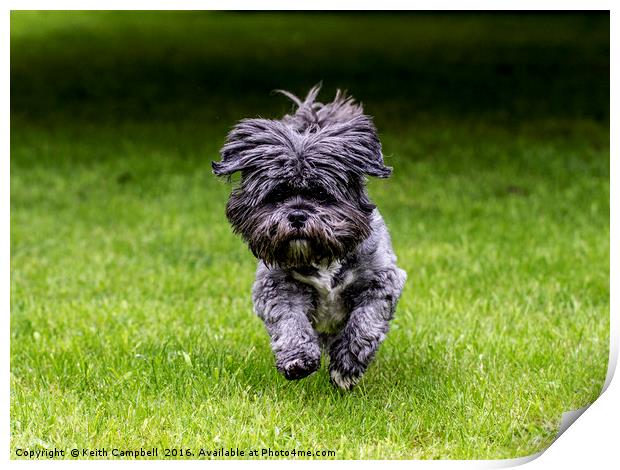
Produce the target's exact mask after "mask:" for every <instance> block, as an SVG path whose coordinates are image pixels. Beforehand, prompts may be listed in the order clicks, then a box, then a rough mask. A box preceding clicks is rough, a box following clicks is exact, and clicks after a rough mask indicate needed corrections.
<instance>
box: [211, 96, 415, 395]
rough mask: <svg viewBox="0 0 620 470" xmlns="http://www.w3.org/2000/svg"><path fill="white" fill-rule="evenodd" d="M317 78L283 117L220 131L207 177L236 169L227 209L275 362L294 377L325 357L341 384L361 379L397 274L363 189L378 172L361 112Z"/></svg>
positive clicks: (375, 143)
mask: <svg viewBox="0 0 620 470" xmlns="http://www.w3.org/2000/svg"><path fill="white" fill-rule="evenodd" d="M318 92H319V86H316V87H314V88H312V89H311V90H310V92H309V93H308V95H307V97H306V99H305V100H303V101H302V100H300V99H299V98H297V97H296V96H294V95H292V94H290V93H288V92H281V93H283V94H285V95H286V96H288V97H289V98H290V99H292V100H293V101H294V102H295V103H296V104H297V109H296V111H295V113H294V114H291V115H286V116H284V117H283V118H282V119H281V120H279V121H277V120H268V119H244V120H242V121H241V122H239V123H238V124H237V126H236V127H235V128H234V129H233V130H232V131H231V132H230V133H229V134H228V139H227V141H226V143H225V145H224V147H223V148H222V150H221V157H222V159H221V161H220V162H214V163H213V171H214V173H215V174H216V175H218V176H221V175H228V176H229V175H231V174H233V173H235V172H241V182H240V184H239V186H238V187H237V188H235V189H233V191H232V193H231V195H230V199H229V201H228V204H227V208H226V215H227V217H228V219H229V221H230V223H231V225H232V227H233V230H234V231H235V232H236V233H239V234H241V236H242V237H243V238H244V240H245V241H246V242H247V243H248V245H249V247H250V249H251V250H252V252H253V253H254V255H255V256H256V257H257V258H258V259H259V262H258V269H257V273H256V281H255V283H254V289H253V300H254V308H255V310H256V313H257V314H258V316H259V317H260V318H261V319H262V320H263V321H264V323H265V326H266V328H267V331H268V333H269V335H270V337H271V346H272V349H273V352H274V354H275V358H276V366H277V368H278V370H279V371H280V372H281V373H283V374H284V376H285V377H286V378H287V379H300V378H303V377H305V376H307V375H309V374H311V373H312V372H314V371H316V370H317V369H318V368H319V367H320V363H321V347H323V349H324V350H325V351H327V352H328V353H329V356H330V364H329V369H330V377H331V380H332V382H333V383H334V384H336V385H337V386H338V387H340V388H342V389H350V388H351V387H353V386H354V385H355V384H356V383H357V382H358V381H359V379H360V378H361V376H362V374H364V372H365V371H366V369H367V367H368V365H369V364H370V362H371V360H372V358H373V357H374V354H375V352H376V351H377V348H378V347H379V344H380V343H381V342H382V341H383V339H384V338H385V335H386V333H387V331H388V323H389V321H390V320H391V319H392V317H393V314H394V309H395V307H396V303H397V301H398V299H399V297H400V294H401V291H402V288H403V285H404V283H405V280H406V277H407V276H406V273H405V272H404V271H403V270H402V269H399V268H398V266H397V265H396V256H395V255H394V253H393V251H392V246H391V242H390V236H389V234H388V231H387V228H386V226H385V223H384V222H383V219H382V218H381V215H380V214H379V212H378V210H377V209H376V208H375V206H374V205H373V204H372V202H371V201H370V199H369V198H368V194H367V191H366V185H365V183H366V177H367V176H377V177H380V178H386V177H388V176H389V175H390V174H391V168H388V167H386V166H385V165H384V163H383V156H382V153H381V144H380V142H379V138H378V136H377V132H376V130H375V126H374V124H373V122H372V120H371V118H370V117H368V116H366V115H364V114H363V111H362V107H361V106H360V105H359V104H356V103H354V101H353V99H352V98H348V97H346V96H345V95H344V94H342V93H341V92H340V91H338V93H337V94H336V97H335V99H334V100H333V101H332V102H331V103H327V104H322V103H319V102H317V101H316V96H317V94H318Z"/></svg>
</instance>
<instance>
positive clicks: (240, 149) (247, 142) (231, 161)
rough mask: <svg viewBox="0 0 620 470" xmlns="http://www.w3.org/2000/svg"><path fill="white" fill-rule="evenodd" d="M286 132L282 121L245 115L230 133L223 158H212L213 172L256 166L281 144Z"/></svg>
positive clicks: (222, 173) (221, 174)
mask: <svg viewBox="0 0 620 470" xmlns="http://www.w3.org/2000/svg"><path fill="white" fill-rule="evenodd" d="M286 132H287V130H286V129H285V126H284V125H283V124H282V123H281V122H279V121H273V120H269V119H243V120H242V121H240V122H239V123H238V124H237V125H236V126H235V127H234V128H233V129H232V130H231V131H230V132H229V133H228V137H227V138H226V142H225V144H224V147H222V150H220V155H221V157H222V160H221V161H219V162H212V163H211V166H212V167H213V173H214V174H215V175H217V176H230V175H232V174H233V173H235V172H237V171H241V172H244V171H247V170H251V169H252V168H254V167H256V166H257V165H258V164H259V162H260V160H261V159H263V160H264V159H265V157H266V156H269V154H271V153H273V152H274V150H275V148H277V147H278V146H281V145H282V142H283V141H282V137H283V135H284V134H285V133H286Z"/></svg>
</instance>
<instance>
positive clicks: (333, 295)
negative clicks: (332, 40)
mask: <svg viewBox="0 0 620 470" xmlns="http://www.w3.org/2000/svg"><path fill="white" fill-rule="evenodd" d="M341 268H342V266H341V264H340V263H338V262H335V263H332V264H331V265H330V266H328V267H318V268H317V271H316V272H314V273H312V274H309V275H303V274H300V273H298V272H296V271H293V272H292V275H293V277H294V278H295V279H296V280H298V281H299V282H303V283H304V284H308V285H310V286H312V287H313V288H314V290H315V291H316V293H317V305H316V310H315V311H313V312H310V321H311V323H312V325H313V326H314V329H315V330H316V331H318V332H320V333H336V332H337V331H338V330H339V329H340V328H341V327H342V324H343V323H344V322H345V320H346V318H347V315H348V313H349V312H348V311H347V310H346V307H345V305H344V302H343V298H342V293H343V292H344V290H345V289H346V287H347V286H348V285H349V284H351V282H352V281H353V278H354V275H353V273H352V272H351V271H347V273H346V274H345V276H344V277H343V279H342V280H340V281H339V282H334V279H335V277H336V276H337V275H338V274H339V273H340V271H341Z"/></svg>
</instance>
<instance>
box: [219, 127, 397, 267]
mask: <svg viewBox="0 0 620 470" xmlns="http://www.w3.org/2000/svg"><path fill="white" fill-rule="evenodd" d="M221 155H222V160H221V162H214V163H213V170H214V173H215V174H216V175H232V174H233V173H235V172H241V182H240V184H239V186H238V187H236V188H235V189H233V191H232V193H231V195H230V199H229V201H228V204H227V207H226V215H227V217H228V220H229V221H230V223H231V225H232V227H233V229H234V231H235V232H236V233H239V234H241V236H242V237H243V238H244V240H245V241H246V242H247V243H248V245H249V247H250V249H251V250H252V252H253V253H254V255H255V256H256V257H257V258H259V259H261V260H263V261H264V262H265V263H266V264H268V265H277V266H280V267H303V266H310V265H313V264H315V265H316V264H324V263H328V262H330V261H332V260H335V259H341V258H342V257H343V256H344V255H346V254H347V253H348V252H350V251H351V250H353V249H354V248H355V247H356V246H357V245H358V244H359V243H360V242H361V241H363V240H364V239H365V238H367V237H368V235H369V233H370V221H371V214H372V211H373V209H374V207H375V206H374V205H373V204H372V203H371V201H370V200H369V198H368V195H367V192H366V188H365V180H366V176H368V175H370V176H378V177H387V176H389V175H390V173H391V169H390V168H387V167H385V166H384V165H383V158H382V155H381V145H380V143H379V139H378V137H377V133H376V131H375V127H374V125H373V123H372V121H371V119H370V118H369V117H367V116H365V115H357V116H353V117H351V118H350V119H346V120H344V121H340V122H331V123H327V124H324V125H323V126H319V125H318V124H317V125H314V126H304V128H300V127H299V126H296V125H295V123H294V122H292V121H289V122H286V121H274V120H267V119H247V120H243V121H241V122H240V123H239V124H238V125H237V126H236V127H235V128H234V129H233V130H232V131H231V132H230V134H229V135H228V139H227V142H226V144H225V145H224V147H223V149H222V151H221Z"/></svg>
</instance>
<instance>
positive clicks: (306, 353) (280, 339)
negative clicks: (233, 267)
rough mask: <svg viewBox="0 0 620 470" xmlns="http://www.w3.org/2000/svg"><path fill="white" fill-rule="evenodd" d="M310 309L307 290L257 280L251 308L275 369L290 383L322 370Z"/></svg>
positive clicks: (279, 281) (264, 278) (267, 278)
mask: <svg viewBox="0 0 620 470" xmlns="http://www.w3.org/2000/svg"><path fill="white" fill-rule="evenodd" d="M259 273H260V270H259ZM262 274H265V271H263V273H262ZM273 277H275V279H274V278H273ZM311 305H312V300H311V295H310V293H309V291H308V289H307V288H302V287H300V286H298V285H296V284H295V283H291V282H287V281H286V280H285V279H283V278H282V277H280V276H275V275H274V276H269V275H268V276H262V275H259V276H258V278H257V281H256V284H255V286H254V308H255V310H256V313H257V314H258V316H259V317H260V318H261V319H262V320H263V322H264V323H265V327H266V328H267V332H268V333H269V336H270V338H271V349H272V350H273V354H274V356H275V359H276V367H277V368H278V371H280V373H282V374H283V375H284V376H285V377H286V378H287V379H289V380H295V379H302V378H304V377H306V376H308V375H310V374H311V373H313V372H315V371H316V370H318V369H319V367H320V366H321V350H320V347H319V339H318V335H317V333H316V331H314V328H312V325H311V324H310V320H309V319H308V310H309V309H310V308H311Z"/></svg>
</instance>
